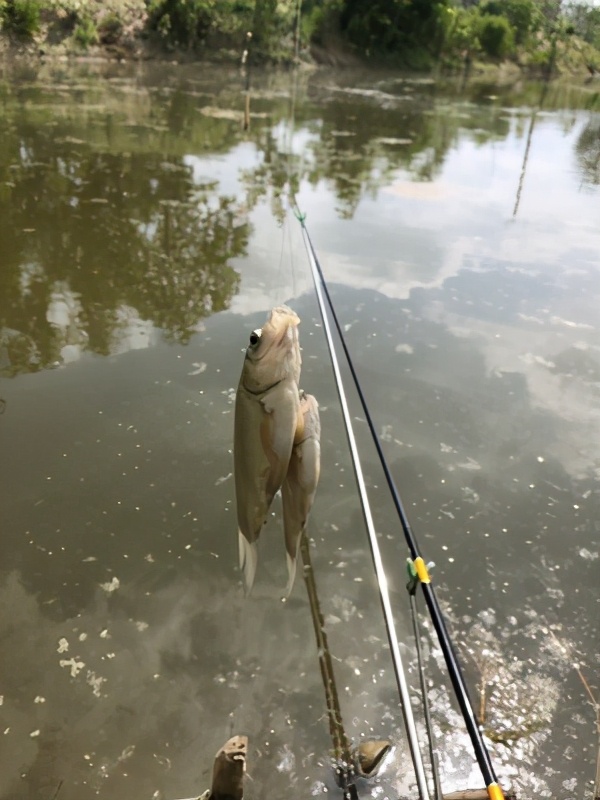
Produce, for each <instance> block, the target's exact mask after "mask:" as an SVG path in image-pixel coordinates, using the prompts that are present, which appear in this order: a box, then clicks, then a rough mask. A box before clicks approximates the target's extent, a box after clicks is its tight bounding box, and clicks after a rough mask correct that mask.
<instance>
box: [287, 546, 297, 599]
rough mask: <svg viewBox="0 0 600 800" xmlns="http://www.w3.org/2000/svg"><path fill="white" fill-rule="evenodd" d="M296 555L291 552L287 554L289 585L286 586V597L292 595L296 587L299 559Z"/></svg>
mask: <svg viewBox="0 0 600 800" xmlns="http://www.w3.org/2000/svg"><path fill="white" fill-rule="evenodd" d="M296 556H297V554H296ZM296 556H291V555H290V554H289V553H286V554H285V559H286V561H287V569H288V582H287V586H286V587H285V596H286V598H287V597H289V596H290V595H291V593H292V589H293V588H294V581H295V580H296V563H297V560H298V559H297V557H296Z"/></svg>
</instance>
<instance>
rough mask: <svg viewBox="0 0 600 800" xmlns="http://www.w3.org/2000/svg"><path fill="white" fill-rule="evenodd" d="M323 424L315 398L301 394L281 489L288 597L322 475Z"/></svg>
mask: <svg viewBox="0 0 600 800" xmlns="http://www.w3.org/2000/svg"><path fill="white" fill-rule="evenodd" d="M320 442H321V421H320V419H319V404H318V403H317V401H316V399H315V398H314V397H313V395H312V394H306V393H305V392H304V391H303V390H301V391H300V417H299V422H298V426H297V428H296V435H295V437H294V447H293V449H292V455H291V458H290V463H289V466H288V471H287V475H286V476H285V481H284V482H283V486H282V488H281V497H282V500H283V530H284V535H285V549H286V559H287V568H288V583H287V586H286V597H289V596H290V594H291V591H292V588H293V586H294V580H295V577H296V562H297V556H298V548H299V546H300V539H301V537H302V534H303V532H304V531H305V529H306V523H307V521H308V515H309V514H310V510H311V508H312V504H313V501H314V499H315V493H316V491H317V484H318V483H319V474H320V471H321V443H320Z"/></svg>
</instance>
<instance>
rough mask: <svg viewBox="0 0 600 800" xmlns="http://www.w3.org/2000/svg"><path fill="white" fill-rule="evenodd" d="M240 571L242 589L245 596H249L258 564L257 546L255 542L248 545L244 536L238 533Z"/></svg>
mask: <svg viewBox="0 0 600 800" xmlns="http://www.w3.org/2000/svg"><path fill="white" fill-rule="evenodd" d="M238 541H239V548H240V570H241V571H243V573H244V588H245V590H246V595H249V594H250V591H251V590H252V585H253V583H254V576H255V574H256V565H257V563H258V546H257V543H256V542H252V543H250V542H249V541H248V539H246V537H245V536H244V534H243V533H242V532H241V531H239V538H238Z"/></svg>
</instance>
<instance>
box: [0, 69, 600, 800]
mask: <svg viewBox="0 0 600 800" xmlns="http://www.w3.org/2000/svg"><path fill="white" fill-rule="evenodd" d="M242 89H243V81H242V78H241V77H240V75H239V74H238V73H237V72H236V71H235V70H232V71H227V70H219V71H214V70H209V69H207V68H205V67H199V66H198V67H194V68H182V67H175V66H169V65H153V66H144V67H131V66H122V67H120V66H102V67H93V66H79V67H72V68H71V67H67V66H64V65H63V66H56V67H49V66H43V67H41V68H40V69H39V70H37V69H31V68H29V69H5V71H4V73H3V75H2V80H1V81H0V101H1V106H0V109H1V110H0V114H1V116H2V137H0V369H1V374H2V378H1V379H0V398H1V399H2V406H1V408H0V410H1V411H3V413H2V415H1V416H0V448H1V453H2V459H1V466H0V469H1V484H0V485H1V489H0V491H1V509H2V511H1V513H2V531H3V534H2V537H1V539H0V609H1V611H0V642H1V644H0V647H1V658H0V697H1V701H0V797H2V798H3V799H4V798H6V799H7V800H8V798H11V800H12V798H40V799H44V800H45V799H46V798H58V800H72V799H74V798H77V800H85V798H88V797H93V796H100V797H105V798H108V797H110V798H113V799H114V800H120V799H121V798H128V799H129V798H152V797H154V798H163V800H175V798H181V797H191V796H192V795H194V793H196V794H198V793H199V792H200V791H202V790H203V789H204V788H206V786H207V785H209V783H210V770H211V767H212V758H213V755H214V753H215V751H216V750H217V748H218V747H219V746H220V745H221V744H222V743H223V742H224V741H225V739H227V738H228V737H229V736H230V735H231V734H232V733H235V732H240V733H246V734H248V735H249V737H250V755H249V771H250V774H251V777H252V780H251V781H249V782H248V785H247V796H248V797H249V798H259V797H261V798H276V797H281V796H283V795H284V794H285V796H288V797H298V798H305V797H307V796H309V795H320V794H321V793H322V792H323V790H324V788H328V790H329V792H330V793H331V794H335V787H334V784H333V781H332V779H331V775H330V772H329V768H328V753H329V749H330V747H331V742H330V740H329V732H328V725H327V720H326V715H325V702H324V694H323V687H322V685H321V678H320V673H319V669H318V661H317V654H316V647H315V644H314V636H313V630H312V622H311V618H310V615H309V609H308V604H307V599H306V593H305V590H304V586H303V585H302V582H301V581H299V580H298V581H297V585H296V587H295V589H294V593H293V596H292V599H291V600H290V601H289V602H288V603H287V604H282V603H281V602H280V600H279V598H280V596H281V593H282V590H283V587H284V586H285V558H284V549H283V537H282V534H281V533H280V527H281V524H280V518H279V517H280V510H279V507H278V506H277V508H276V510H275V519H274V520H273V521H272V522H271V524H270V525H269V526H268V528H267V529H266V530H265V532H264V534H263V536H262V540H261V551H260V563H259V571H258V575H257V581H256V586H255V590H254V593H253V596H252V597H251V599H249V600H245V599H244V598H243V597H242V595H241V590H240V582H239V575H238V572H237V569H236V560H237V534H236V531H235V525H234V517H235V512H234V508H233V481H232V479H231V471H232V458H231V447H232V440H231V437H232V422H233V416H232V411H233V395H234V388H235V386H236V385H237V381H238V378H239V373H240V370H241V363H242V358H243V353H242V348H243V347H244V346H245V344H246V341H247V336H248V333H249V331H251V330H252V329H253V328H254V327H256V326H257V325H259V324H260V323H261V322H262V320H263V319H264V315H265V312H266V311H267V310H268V309H269V308H270V307H271V306H272V305H274V304H276V303H279V302H281V301H284V300H286V301H289V302H290V304H291V305H292V306H293V307H294V308H295V309H296V310H297V311H298V312H299V313H300V315H301V316H302V319H303V323H302V331H301V337H302V344H303V347H304V367H303V377H302V385H303V387H304V388H305V389H307V390H309V391H311V392H312V393H314V394H315V395H316V396H317V398H318V399H319V401H320V403H321V406H322V424H323V441H322V445H323V469H322V479H321V485H320V488H319V493H318V496H317V501H316V504H315V507H314V510H313V516H312V519H311V523H310V535H311V537H312V539H313V541H314V547H313V559H314V565H315V573H316V577H317V583H318V585H319V588H320V595H321V604H322V609H323V613H324V615H325V619H326V626H327V631H328V635H329V643H330V647H331V650H332V654H333V657H334V665H335V669H336V671H337V680H338V684H339V692H340V700H341V704H342V712H343V714H344V722H345V725H346V731H347V733H348V735H349V736H350V737H351V738H352V739H353V740H354V741H358V740H359V739H360V738H361V737H364V736H367V735H376V736H386V737H391V738H392V739H393V741H394V742H395V743H396V744H397V749H396V754H395V758H394V760H393V762H392V763H391V764H390V765H389V766H388V768H387V770H386V774H385V778H384V780H383V781H382V783H381V784H374V785H371V786H363V787H361V791H362V792H363V794H364V795H365V796H369V795H373V796H381V797H384V796H385V797H390V798H392V797H397V796H398V794H406V793H409V792H410V791H411V788H412V784H413V777H412V773H411V769H410V765H409V763H408V755H407V747H406V744H405V737H404V733H403V726H402V718H401V713H400V710H399V707H398V699H397V692H396V688H395V683H394V679H393V675H392V670H391V665H390V661H389V652H388V646H387V643H386V633H385V629H384V625H383V622H382V616H381V610H380V605H379V600H378V595H377V588H376V582H375V579H374V576H373V569H372V565H371V560H370V555H369V553H368V548H367V540H366V537H365V532H364V528H363V523H362V518H361V512H360V507H359V504H358V500H357V496H356V490H355V486H354V479H353V475H352V468H351V464H350V460H349V455H348V450H347V445H346V440H345V435H344V431H343V426H342V422H341V416H340V411H339V403H338V399H337V395H336V391H335V386H334V384H333V380H332V377H331V370H330V367H329V359H328V354H327V350H326V346H325V343H324V340H323V335H322V330H321V327H320V324H319V315H318V309H317V306H316V301H315V299H314V294H313V291H312V287H311V279H310V275H309V271H308V263H307V259H306V255H305V252H304V249H303V245H302V241H301V236H300V229H299V225H298V223H297V221H296V220H295V219H294V217H293V215H292V214H291V213H290V211H289V192H288V191H287V189H286V186H289V185H291V186H293V187H294V189H295V190H296V191H297V196H298V200H299V203H300V206H301V208H302V209H303V210H305V211H306V212H307V213H308V227H309V229H310V232H311V235H312V238H313V241H314V243H315V245H316V247H317V250H318V253H319V257H320V260H321V263H322V265H323V268H324V271H325V273H326V275H327V277H328V279H329V281H330V284H331V291H332V295H333V298H334V301H335V303H336V307H337V311H338V314H339V316H340V318H341V320H342V322H343V324H344V325H345V327H346V335H347V341H348V344H349V347H350V349H351V351H352V353H353V354H354V357H355V360H356V366H357V369H358V372H359V374H360V377H361V380H362V381H363V383H364V386H365V390H366V394H367V399H368V402H369V404H370V407H371V411H372V414H373V417H374V419H375V421H376V424H377V425H378V426H379V427H380V429H381V436H382V439H383V441H384V442H385V449H386V453H387V457H388V458H389V461H390V464H391V466H392V470H393V472H394V475H395V477H396V480H397V483H398V486H399V488H400V491H401V494H402V496H403V498H404V502H405V504H406V508H407V512H408V514H409V517H410V520H411V522H412V524H413V526H414V528H415V531H416V534H417V537H418V538H419V540H420V542H421V546H422V550H423V551H424V554H425V556H426V557H427V558H428V559H432V560H434V561H435V562H436V564H437V566H436V567H435V569H434V573H433V574H434V579H435V581H436V584H437V586H438V594H439V597H440V600H441V601H442V603H443V605H444V608H445V610H446V612H447V614H448V618H449V621H450V622H451V627H452V630H453V632H454V633H455V636H456V639H457V642H459V644H460V648H461V652H462V654H463V658H464V666H465V670H466V675H467V678H468V681H469V685H470V687H471V689H472V693H473V697H474V702H475V704H476V706H477V708H478V710H479V694H478V688H477V687H478V686H479V684H480V681H481V677H482V675H483V676H484V678H485V682H486V684H487V691H486V694H487V703H486V707H485V717H486V719H485V723H486V730H487V731H488V732H489V734H490V736H491V737H492V738H493V739H494V740H495V742H493V743H491V745H490V746H491V748H492V754H493V759H494V763H495V765H496V767H497V771H498V772H499V774H500V776H501V777H502V779H503V781H504V784H505V785H506V786H508V784H509V783H510V782H512V783H513V785H514V787H515V788H516V790H517V792H518V794H519V796H520V797H523V798H529V797H531V798H533V797H536V798H537V797H550V796H552V797H560V798H563V799H564V800H567V798H583V797H584V796H589V794H590V791H591V785H592V781H593V776H594V769H595V766H594V765H595V757H596V750H597V742H596V733H595V727H594V712H593V709H592V707H591V705H590V703H589V702H588V697H587V695H586V692H585V689H584V686H583V683H582V681H581V679H580V676H579V675H578V673H577V672H576V670H575V669H574V667H573V665H574V664H578V665H579V666H580V669H581V674H582V675H583V676H584V677H585V678H586V679H587V680H588V682H589V683H590V685H591V686H592V688H593V690H595V691H596V695H597V696H598V693H599V692H600V689H599V674H600V662H599V660H598V655H597V654H598V651H599V650H600V648H599V644H600V641H599V640H600V632H599V626H598V608H597V602H598V585H599V578H600V569H599V547H598V538H599V528H598V525H599V523H598V519H600V514H599V511H600V508H599V505H600V504H599V496H600V489H599V479H600V457H599V455H598V441H599V436H600V417H599V416H598V400H599V396H600V335H599V325H598V308H599V304H600V257H599V253H600V224H599V221H600V216H599V211H600V202H599V200H600V190H599V185H600V100H599V96H598V90H597V87H596V86H595V85H594V84H589V85H583V84H582V85H581V86H566V87H551V88H550V90H549V91H548V92H547V93H545V94H544V93H543V91H542V87H540V86H537V85H523V86H520V87H517V89H516V90H513V91H512V92H508V91H504V90H500V89H497V88H494V87H490V86H484V85H479V86H478V85H472V84H467V85H466V86H463V85H461V82H460V81H458V80H457V81H456V82H455V83H447V84H445V85H442V84H435V83H433V82H431V81H427V80H421V79H414V78H410V79H402V78H400V77H397V76H389V75H387V76H386V75H368V74H352V75H350V74H333V73H331V74H328V73H318V74H308V73H307V74H301V75H300V76H299V77H298V79H297V81H296V83H295V84H294V81H293V79H292V77H291V76H290V75H271V76H259V75H255V76H254V91H253V95H252V102H251V110H252V114H253V116H252V119H251V126H250V130H249V131H248V132H244V131H243V130H242V126H241V116H242V109H243V106H244V95H243V92H242ZM540 101H541V102H542V106H541V108H540ZM355 413H356V415H357V417H360V412H359V409H358V406H356V410H355ZM357 435H358V437H359V443H360V445H361V450H362V452H363V454H364V466H365V471H366V473H367V477H368V480H369V483H370V484H372V485H373V487H374V488H373V507H374V509H375V513H376V523H377V527H378V529H379V530H380V531H381V533H382V537H381V542H382V548H383V550H384V557H385V561H386V566H387V570H388V575H389V581H390V584H391V587H392V590H393V599H394V603H395V604H396V605H397V608H398V624H399V630H400V633H401V636H402V639H403V645H402V651H403V656H404V657H405V658H406V661H407V664H409V665H411V670H410V675H409V677H410V680H411V682H412V683H414V685H415V689H416V686H417V680H416V673H415V671H414V665H413V655H414V649H413V646H412V643H411V638H410V634H409V630H410V625H409V619H408V616H407V608H408V601H407V597H406V593H405V591H404V583H405V566H404V564H405V559H406V556H407V551H406V547H405V545H404V542H403V540H402V537H401V534H400V531H399V529H398V526H397V524H396V522H395V519H394V516H393V513H392V510H391V506H390V504H389V502H388V501H387V498H386V495H385V492H384V491H383V488H382V487H383V479H382V476H381V474H380V470H379V468H378V466H377V464H376V460H375V457H374V454H373V451H372V448H371V446H370V444H369V441H368V438H367V435H366V430H365V429H364V425H363V424H362V423H361V422H360V421H359V422H357ZM431 652H432V653H433V655H434V656H435V660H436V661H437V662H439V653H438V651H437V648H436V647H433V648H432V650H431ZM430 670H431V678H432V680H433V682H434V684H435V687H434V689H433V691H432V701H433V705H434V717H435V724H436V733H437V741H438V749H439V755H440V762H441V768H442V778H443V786H444V789H445V790H446V791H452V790H454V789H460V788H466V787H467V786H468V787H476V786H480V785H482V782H481V778H480V776H479V775H478V773H477V770H476V768H475V765H474V762H473V758H472V755H471V751H470V748H469V742H468V739H467V738H466V737H465V735H464V733H463V732H462V728H461V725H460V722H459V718H458V716H457V714H456V711H454V710H452V709H451V708H450V706H449V700H448V689H447V688H446V685H445V684H444V682H443V673H442V672H441V671H439V670H438V669H437V668H436V667H435V665H433V666H432V665H430ZM594 687H595V689H594ZM416 711H417V715H418V716H419V712H418V708H417V709H416ZM586 792H587V795H586ZM413 796H415V794H414V791H413Z"/></svg>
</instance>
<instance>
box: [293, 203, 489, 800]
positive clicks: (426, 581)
mask: <svg viewBox="0 0 600 800" xmlns="http://www.w3.org/2000/svg"><path fill="white" fill-rule="evenodd" d="M294 205H295V211H294V213H295V215H296V217H297V218H298V220H299V222H300V225H301V226H302V234H303V237H304V244H305V247H306V250H307V253H308V260H309V263H310V267H311V272H312V277H313V282H314V284H315V292H316V295H317V300H318V303H319V309H320V311H321V317H322V318H323V325H324V330H325V336H326V339H327V345H328V347H329V353H330V357H331V361H332V365H333V372H334V375H335V379H336V384H337V389H338V394H339V397H340V401H341V404H342V413H343V417H344V421H345V424H346V432H347V435H348V440H349V443H350V450H351V453H352V458H353V461H354V469H355V472H356V479H357V483H358V488H359V492H360V495H361V500H363V501H364V499H365V498H366V488H365V484H364V478H363V474H362V469H361V466H360V460H359V458H358V451H357V449H356V441H355V439H354V432H353V430H352V423H351V421H350V415H349V412H348V406H347V402H346V397H345V394H344V390H343V385H342V379H341V375H340V371H339V365H338V360H337V355H336V353H335V346H334V344H333V340H332V336H331V329H330V326H329V320H328V315H327V311H326V308H325V303H324V300H323V295H325V296H326V298H327V304H328V308H329V312H330V314H331V317H332V319H333V321H334V323H335V327H336V329H337V333H338V336H339V339H340V342H341V344H342V348H343V350H344V354H345V356H346V361H347V364H348V367H349V369H350V373H351V375H352V379H353V381H354V385H355V387H356V391H357V393H358V397H359V399H360V402H361V405H362V408H363V411H364V414H365V418H366V421H367V425H368V427H369V431H370V432H371V436H372V439H373V443H374V445H375V449H376V450H377V455H378V456H379V460H380V462H381V466H382V468H383V472H384V474H385V478H386V481H387V484H388V487H389V490H390V493H391V495H392V500H393V502H394V506H395V508H396V512H397V514H398V517H399V519H400V523H401V526H402V530H403V531H404V537H405V539H406V543H407V545H408V548H409V551H410V555H411V558H412V560H413V564H414V568H415V570H416V573H417V576H418V579H419V582H420V583H421V586H422V588H423V594H424V596H425V601H426V603H427V608H428V610H429V614H430V616H431V619H432V622H433V626H434V628H435V631H436V634H437V637H438V640H439V643H440V647H441V649H442V652H443V654H444V659H445V661H446V666H447V668H448V672H449V674H450V680H451V681H452V686H453V688H454V692H455V694H456V698H457V700H458V704H459V706H460V710H461V713H462V716H463V719H464V722H465V725H466V727H467V731H468V733H469V737H470V739H471V744H472V745H473V750H474V752H475V756H476V758H477V763H478V764H479V768H480V770H481V774H482V777H483V779H484V781H485V785H486V788H487V792H488V797H489V800H504V793H503V791H502V789H501V788H500V786H499V784H498V779H497V778H496V775H495V772H494V767H493V766H492V762H491V759H490V755H489V753H488V750H487V747H486V745H485V742H484V740H483V736H482V734H481V730H480V727H479V723H478V721H477V718H476V716H475V712H474V711H473V706H472V703H471V699H470V697H469V693H468V691H467V686H466V683H465V679H464V677H463V674H462V670H461V668H460V664H459V662H458V658H457V656H456V652H455V650H454V646H453V644H452V641H451V639H450V636H449V634H448V630H447V628H446V623H445V621H444V618H443V615H442V611H441V609H440V606H439V603H438V600H437V597H436V595H435V591H434V588H433V585H432V583H431V578H430V577H429V572H428V570H427V566H426V564H425V561H424V560H423V558H422V557H421V554H420V552H419V547H418V544H417V540H416V538H415V535H414V533H413V531H412V528H411V527H410V524H409V522H408V517H407V516H406V512H405V510H404V506H403V504H402V500H401V499H400V495H399V493H398V489H397V488H396V484H395V482H394V479H393V477H392V474H391V472H390V469H389V467H388V464H387V460H386V458H385V454H384V452H383V449H382V447H381V443H380V441H379V436H378V435H377V432H376V430H375V426H374V424H373V420H372V418H371V414H370V413H369V409H368V407H367V403H366V400H365V396H364V394H363V391H362V388H361V385H360V381H359V380H358V376H357V374H356V370H355V369H354V364H353V362H352V358H351V356H350V353H349V351H348V347H347V345H346V342H345V339H344V335H343V332H342V328H341V326H340V323H339V321H338V318H337V315H336V313H335V308H334V306H333V302H332V300H331V296H330V294H329V290H328V288H327V283H326V281H325V276H324V275H323V270H322V269H321V265H320V264H319V260H318V258H317V254H316V252H315V249H314V247H313V243H312V241H311V238H310V234H309V233H308V228H307V227H306V215H305V214H302V213H301V212H300V210H299V208H298V204H297V202H296V201H295V200H294ZM363 513H364V516H365V521H366V522H367V529H368V533H369V542H370V544H371V552H372V555H373V561H374V563H375V571H376V574H377V579H378V581H379V591H380V595H381V600H382V604H383V607H384V614H385V617H386V625H388V635H389V636H390V642H391V645H392V653H394V654H395V651H398V644H397V640H396V639H395V634H394V635H393V636H392V632H393V631H394V627H393V620H392V619H391V617H392V612H391V606H390V604H389V594H388V590H387V580H386V577H385V573H384V570H383V563H382V561H381V554H380V552H379V545H378V544H377V539H376V536H375V531H374V528H373V521H372V517H371V511H370V507H369V505H368V500H367V501H366V506H365V505H363ZM388 606H389V610H388ZM390 622H391V626H390ZM392 639H393V641H392ZM394 667H395V669H396V677H397V678H398V683H399V687H400V693H401V695H402V698H403V708H404V718H405V722H406V726H407V732H409V744H410V749H411V754H412V755H413V760H414V759H415V754H418V760H419V765H420V771H421V772H422V769H423V766H422V761H421V755H420V752H419V750H418V742H417V737H416V731H415V732H414V734H413V733H411V732H410V731H409V728H410V727H413V728H414V719H413V717H412V710H411V709H410V705H409V704H410V698H408V693H407V690H406V692H405V685H406V683H405V678H404V675H403V672H402V667H401V661H400V654H399V652H398V658H397V659H396V658H394ZM400 676H402V678H401V677H400ZM405 693H406V699H405ZM407 711H408V713H407ZM409 720H410V721H411V724H410V725H409ZM415 771H416V772H417V778H418V773H419V769H417V763H416V762H415ZM417 782H419V780H418V781H417ZM423 783H424V778H423ZM419 788H420V790H421V784H420V783H419ZM421 791H422V790H421ZM424 796H425V797H427V796H428V795H427V794H425V795H424Z"/></svg>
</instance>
